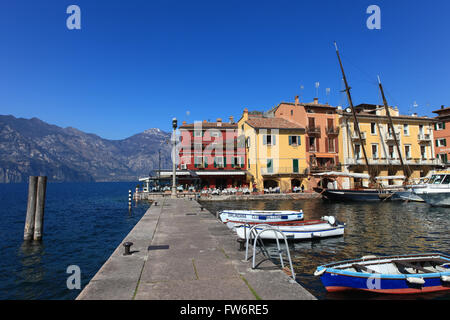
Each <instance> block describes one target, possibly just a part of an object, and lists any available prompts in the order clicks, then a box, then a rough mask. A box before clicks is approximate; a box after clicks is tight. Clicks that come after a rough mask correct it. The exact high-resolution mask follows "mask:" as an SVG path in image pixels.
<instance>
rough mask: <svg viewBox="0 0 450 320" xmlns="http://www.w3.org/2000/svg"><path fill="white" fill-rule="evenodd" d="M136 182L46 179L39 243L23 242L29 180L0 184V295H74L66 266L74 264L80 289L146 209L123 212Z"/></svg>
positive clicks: (51, 297) (39, 297)
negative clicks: (44, 205) (22, 182)
mask: <svg viewBox="0 0 450 320" xmlns="http://www.w3.org/2000/svg"><path fill="white" fill-rule="evenodd" d="M136 184H137V183H136V182H131V183H130V182H126V183H121V182H120V183H48V184H47V199H46V208H45V219H44V220H45V221H44V236H43V241H42V242H40V243H33V242H31V243H28V244H27V243H24V242H23V230H24V226H25V215H26V209H27V193H28V184H0V270H1V272H0V299H1V300H3V299H65V300H70V299H75V298H76V297H77V296H78V294H79V293H80V292H81V290H76V289H74V290H69V289H68V288H67V285H66V281H67V278H68V277H69V276H70V274H67V273H66V271H67V267H68V266H70V265H77V266H79V268H80V270H81V289H82V288H83V287H84V286H85V285H86V284H87V283H88V282H89V280H90V279H91V278H92V277H93V276H94V275H95V273H96V272H97V271H98V270H99V269H100V267H101V266H102V265H103V263H104V262H105V261H106V260H107V259H108V258H109V256H110V255H111V254H112V252H113V251H114V249H115V248H116V247H117V246H118V245H119V244H120V243H121V241H122V240H123V239H124V237H125V236H126V235H127V234H128V233H129V232H130V231H131V229H132V228H133V227H134V225H135V224H136V223H137V222H138V221H139V220H140V218H141V217H142V216H143V214H144V213H145V211H146V210H147V209H148V207H149V204H146V203H140V204H138V205H137V206H136V204H134V203H133V209H132V213H131V214H130V213H129V211H128V190H129V189H131V190H134V188H135V187H136Z"/></svg>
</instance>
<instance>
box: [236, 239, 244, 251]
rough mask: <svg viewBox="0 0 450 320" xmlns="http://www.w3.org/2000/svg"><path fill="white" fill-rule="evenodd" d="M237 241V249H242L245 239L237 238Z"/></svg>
mask: <svg viewBox="0 0 450 320" xmlns="http://www.w3.org/2000/svg"><path fill="white" fill-rule="evenodd" d="M237 242H239V251H244V250H245V243H246V241H245V240H244V239H237Z"/></svg>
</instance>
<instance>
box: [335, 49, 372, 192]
mask: <svg viewBox="0 0 450 320" xmlns="http://www.w3.org/2000/svg"><path fill="white" fill-rule="evenodd" d="M334 46H335V47H336V54H337V57H338V60H339V66H340V67H341V71H342V78H343V80H344V84H345V90H344V91H345V92H346V93H347V99H348V103H349V105H350V108H351V109H352V114H353V121H354V124H355V126H354V127H355V128H354V129H355V130H356V133H357V134H358V137H359V141H360V143H361V149H362V151H363V154H364V160H365V162H366V166H367V171H368V172H369V176H370V182H373V183H375V178H374V177H373V174H372V172H371V170H370V165H369V159H368V158H367V154H366V148H365V147H364V142H363V139H362V134H361V130H359V121H358V117H357V116H356V111H355V108H354V107H353V101H352V96H351V94H350V89H351V88H350V87H349V86H348V83H347V78H346V77H345V72H344V67H343V66H342V61H341V57H340V55H339V50H338V47H337V44H336V42H335V43H334Z"/></svg>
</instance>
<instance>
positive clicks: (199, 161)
mask: <svg viewBox="0 0 450 320" xmlns="http://www.w3.org/2000/svg"><path fill="white" fill-rule="evenodd" d="M201 165H202V157H197V156H196V157H194V167H195V168H198V167H201Z"/></svg>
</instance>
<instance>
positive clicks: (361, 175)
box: [313, 171, 370, 179]
mask: <svg viewBox="0 0 450 320" xmlns="http://www.w3.org/2000/svg"><path fill="white" fill-rule="evenodd" d="M313 176H319V177H321V176H325V177H327V176H328V177H351V178H361V179H369V178H370V176H369V175H368V174H365V173H350V172H348V173H347V172H337V171H330V172H322V173H315V174H313Z"/></svg>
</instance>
